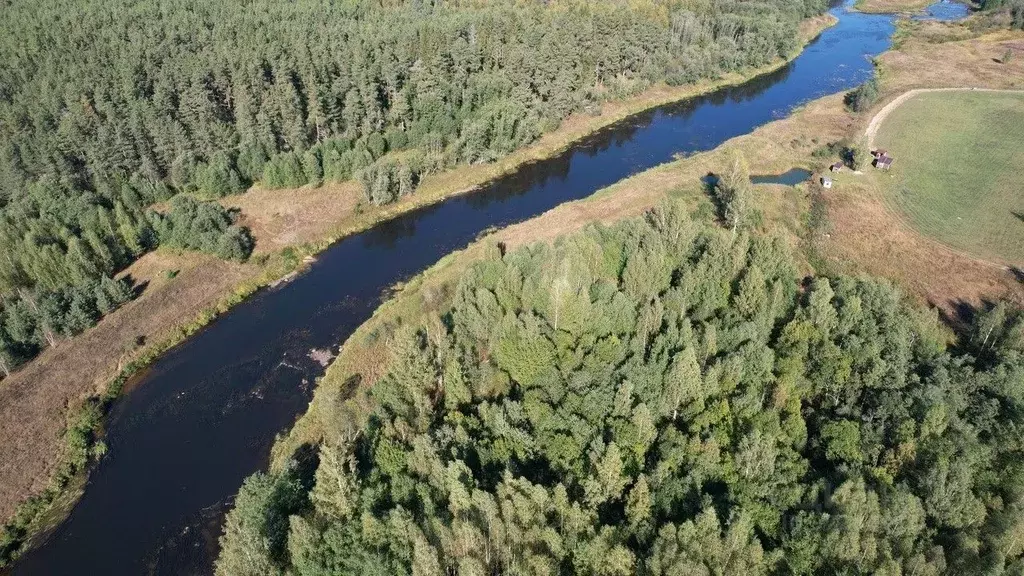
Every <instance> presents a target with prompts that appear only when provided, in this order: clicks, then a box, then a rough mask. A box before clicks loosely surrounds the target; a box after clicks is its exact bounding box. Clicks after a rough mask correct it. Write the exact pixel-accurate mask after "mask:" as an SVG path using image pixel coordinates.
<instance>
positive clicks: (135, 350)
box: [0, 15, 835, 520]
mask: <svg viewBox="0 0 1024 576" xmlns="http://www.w3.org/2000/svg"><path fill="white" fill-rule="evenodd" d="M834 21H835V20H834V18H832V17H831V16H827V15H826V16H821V17H817V18H813V19H809V20H807V21H805V22H804V23H803V24H802V27H801V36H802V38H803V39H804V40H805V41H807V42H809V41H810V40H811V39H813V38H814V37H815V36H817V35H818V34H819V33H820V32H821V31H822V30H823V29H825V28H826V27H828V26H830V25H832V24H833V23H834ZM793 56H796V54H794V55H793ZM784 63H785V62H784V61H781V60H780V61H779V62H777V63H775V64H772V65H771V66H768V67H765V68H763V69H759V70H751V71H749V72H748V73H745V74H740V73H734V74H730V75H727V76H725V77H723V78H721V79H718V80H716V81H705V82H700V83H697V84H694V85H690V86H684V87H675V88H670V87H667V86H656V87H654V88H652V89H650V90H648V91H646V92H644V93H643V94H640V95H638V96H636V97H634V98H631V99H629V100H625V101H621V102H613V103H608V104H606V105H604V106H603V107H602V109H601V114H600V115H599V116H591V115H588V114H577V115H574V116H572V117H570V118H568V119H566V120H565V121H564V122H563V123H562V125H561V126H560V127H559V128H558V129H557V130H555V131H553V132H551V133H549V134H546V135H545V136H543V137H542V138H540V139H539V140H538V141H537V142H536V143H534V144H533V145H531V146H529V147H527V148H525V149H523V150H521V151H518V152H516V153H514V154H512V155H510V156H509V157H507V158H505V159H503V160H501V161H499V162H496V163H493V164H486V165H475V166H463V167H459V168H457V169H454V170H451V171H449V172H445V173H442V174H436V175H431V176H429V177H427V178H425V179H424V181H423V182H422V183H421V185H420V187H419V189H418V190H417V192H416V194H414V195H412V196H410V197H407V198H405V199H403V200H402V201H400V202H397V203H395V204H392V205H389V206H385V207H381V208H371V207H367V206H366V205H365V204H364V203H362V202H361V201H360V198H361V193H360V190H359V188H358V185H357V184H355V183H354V182H346V183H340V184H330V185H326V186H323V187H320V188H310V187H305V188H300V189H297V190H264V189H261V188H259V187H258V186H257V187H254V188H253V189H252V190H250V191H249V192H247V193H245V194H243V195H240V196H236V197H231V198H227V199H224V200H223V204H224V205H225V206H228V207H233V208H238V209H239V210H240V211H241V222H242V223H244V224H245V225H247V226H250V227H251V229H252V231H253V236H254V237H255V238H256V251H255V254H256V256H261V255H263V256H266V257H269V258H270V264H268V265H261V264H259V263H258V262H259V261H260V259H259V258H253V259H252V260H251V261H250V263H247V264H232V263H226V262H223V261H220V260H217V259H215V258H212V257H208V256H203V255H199V254H191V253H188V254H181V253H174V252H171V251H166V250H158V251H156V252H154V253H151V254H147V255H145V256H143V257H142V258H141V259H139V260H138V261H137V262H136V263H134V264H133V265H132V266H131V267H129V269H128V270H126V271H125V272H124V273H125V274H128V275H131V277H132V278H134V279H135V280H136V281H137V282H138V283H140V284H142V285H143V286H144V287H145V288H144V290H143V293H142V295H141V296H140V297H139V298H138V299H136V300H135V301H133V302H132V303H130V304H128V305H126V306H125V307H123V308H122V309H121V310H118V311H117V312H115V313H113V314H111V315H109V316H108V317H106V318H104V319H103V320H102V321H101V322H100V323H99V325H97V326H96V327H95V328H93V329H90V330H88V331H87V332H85V333H84V334H81V335H79V336H76V337H74V338H71V339H68V340H65V341H62V342H60V343H59V344H58V345H57V346H56V347H54V348H51V349H48V350H46V351H44V352H43V353H42V354H41V355H40V356H39V357H38V358H36V359H35V360H33V361H32V362H30V363H29V364H27V365H26V366H24V367H22V368H21V369H20V370H18V371H17V372H16V373H15V374H13V375H12V376H11V377H9V378H6V379H4V380H2V381H0V520H6V519H8V518H10V517H11V515H12V514H13V513H14V510H15V509H16V507H17V505H18V503H19V502H21V501H22V500H23V499H25V498H26V497H28V496H29V495H32V494H37V493H39V492H40V491H42V490H43V489H44V488H45V487H46V486H47V483H48V482H49V478H50V477H51V476H52V474H53V472H54V470H56V468H57V466H58V463H59V462H60V459H61V457H62V456H61V453H60V450H61V446H62V443H61V435H62V433H63V429H64V426H65V422H66V418H67V416H68V414H69V413H70V412H71V411H72V410H73V409H74V408H75V407H76V406H78V405H80V403H81V402H82V401H83V400H84V399H85V398H87V397H89V396H90V395H93V394H96V393H98V392H100V391H102V390H103V389H104V388H105V387H106V386H107V384H108V383H109V382H110V381H111V379H112V378H113V377H114V376H116V375H117V373H118V371H119V370H120V368H121V366H122V365H123V364H125V363H126V362H128V361H130V360H132V359H135V358H138V357H140V356H141V355H143V354H144V353H145V352H146V350H147V347H148V346H151V345H157V344H159V343H162V342H165V341H167V340H169V339H176V338H180V337H181V329H182V327H184V326H193V327H194V326H195V325H196V323H197V322H201V321H203V320H202V319H203V318H208V317H210V311H211V310H213V309H217V308H221V307H223V306H225V305H226V304H225V302H231V301H233V299H232V296H233V295H234V294H236V293H238V292H239V291H240V290H243V291H244V290H250V289H252V288H253V287H254V286H256V285H258V284H262V283H266V282H268V281H270V280H273V278H272V277H268V274H272V273H273V272H274V271H275V270H277V269H278V268H280V266H281V262H280V258H276V259H275V256H278V255H279V254H280V251H281V250H282V249H284V248H288V247H293V248H298V249H299V250H300V251H302V252H304V253H309V252H315V251H317V250H319V249H322V248H324V247H326V246H327V245H329V244H330V243H332V242H334V241H335V240H337V239H338V238H340V237H342V236H345V235H348V234H352V233H355V232H358V231H360V230H364V229H366V228H368V227H370V226H372V225H373V224H375V223H377V222H380V221H383V220H387V219H389V218H392V217H394V216H396V215H397V214H400V213H402V212H406V211H409V210H412V209H414V208H416V207H417V206H421V205H425V204H431V203H435V202H439V201H440V200H443V199H444V198H446V197H449V196H452V195H456V194H463V193H467V192H471V191H472V190H473V189H475V188H476V187H478V186H480V185H482V184H484V183H486V182H488V181H489V180H492V179H493V178H496V177H499V176H501V175H503V174H506V173H509V172H511V171H513V170H515V169H516V168H517V167H518V166H521V165H523V164H524V163H527V162H530V161H531V160H536V159H540V158H545V157H549V156H552V155H554V154H556V153H557V152H559V151H561V150H563V149H565V148H567V147H568V146H570V145H571V144H572V143H573V142H574V141H576V140H578V139H580V138H581V137H583V136H585V135H587V134H589V133H591V132H593V131H595V130H598V129H600V128H602V127H604V126H607V125H609V124H612V123H614V122H615V121H617V120H619V119H622V118H625V117H628V116H630V115H632V114H635V113H637V112H640V111H643V110H646V109H648V108H652V107H655V106H658V105H661V104H665V103H668V102H673V101H677V100H681V99H684V98H687V97H691V96H694V95H697V94H700V93H704V92H708V91H711V90H713V89H715V88H718V87H721V86H725V85H730V84H737V83H740V82H742V81H743V80H745V79H746V78H749V77H751V76H755V75H759V74H762V73H765V72H768V71H770V70H772V69H775V68H777V67H779V66H782V65H783V64H784ZM169 271H176V272H177V275H176V276H175V277H174V278H173V279H171V278H169V277H168V274H167V272H169ZM197 318H198V319H199V320H197ZM138 342H144V343H145V344H144V345H142V346H139V345H138V344H137V343H138Z"/></svg>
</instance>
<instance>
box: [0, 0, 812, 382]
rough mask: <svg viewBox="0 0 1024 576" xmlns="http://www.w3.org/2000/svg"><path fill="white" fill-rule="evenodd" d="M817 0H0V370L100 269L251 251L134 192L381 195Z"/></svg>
mask: <svg viewBox="0 0 1024 576" xmlns="http://www.w3.org/2000/svg"><path fill="white" fill-rule="evenodd" d="M824 5H825V2H824V0H760V1H758V2H747V1H738V0H728V1H722V2H717V1H716V2H705V1H698V0H630V1H626V0H618V1H609V2H584V1H581V0H580V1H577V0H556V1H553V2H541V1H529V2H514V1H512V0H499V1H495V2H472V1H462V2H422V1H413V0H409V1H385V2H371V1H368V0H367V1H361V0H343V1H337V2H325V1H322V0H295V1H291V2H279V1H271V0H255V1H254V2H246V3H238V2H229V1H224V0H214V1H208V2H195V1H191V0H174V1H171V2H165V1H156V0H141V1H135V0H131V1H129V0H102V1H101V0H45V1H42V2H29V1H26V0H12V1H10V2H7V3H6V4H5V6H4V10H3V12H4V14H3V16H4V17H3V18H2V19H0V31H2V34H0V301H2V303H0V375H2V374H3V373H5V372H8V371H10V370H11V369H13V368H14V367H15V366H16V365H18V364H19V363H21V362H24V361H25V360H26V359H28V358H31V357H32V356H33V355H34V354H36V353H37V352H38V351H39V350H40V349H41V348H42V347H45V346H47V345H50V344H52V343H53V342H54V341H56V339H58V338H60V337H63V336H66V335H70V334H74V333H76V332H78V331H80V330H82V329H84V328H86V327H88V326H90V325H91V324H92V323H94V322H95V321H96V320H97V319H98V318H99V317H100V315H101V314H103V313H105V312H106V311H108V310H110V309H112V308H113V307H116V306H117V305H118V304H120V303H121V302H123V301H124V300H125V299H127V298H130V297H131V291H130V289H129V288H130V287H129V286H127V285H126V284H123V283H113V282H112V281H111V280H110V278H111V277H112V276H113V275H115V274H116V273H117V272H118V271H120V270H122V269H124V268H125V267H126V266H127V265H128V264H130V263H131V262H132V261H133V260H134V259H135V258H137V257H138V256H139V255H141V254H142V253H144V252H146V251H148V250H151V249H153V248H155V247H157V246H159V245H174V246H179V247H183V248H188V249H201V250H206V251H209V252H213V253H216V254H219V255H221V256H224V257H229V258H238V259H244V258H245V257H246V256H247V255H248V253H249V251H250V250H251V249H252V241H251V239H250V238H249V236H248V234H247V232H246V231H245V230H244V229H241V228H239V227H238V226H236V225H234V224H233V222H232V215H231V214H229V213H227V212H225V211H224V210H222V209H221V208H220V207H219V206H217V205H215V204H210V203H202V202H196V201H195V200H192V199H189V200H175V201H174V202H172V203H171V208H170V211H169V212H168V210H166V209H163V208H161V209H160V210H152V207H153V205H154V204H157V203H163V202H166V201H167V200H168V199H170V198H172V197H174V196H176V195H179V194H181V193H186V194H192V195H194V196H195V197H196V198H199V199H200V200H203V199H205V200H210V199H213V198H216V197H219V196H223V195H226V194H232V193H236V192H240V191H242V190H243V189H245V188H246V187H247V186H248V185H250V184H251V183H253V182H254V181H261V182H262V183H263V184H264V185H265V186H267V187H272V188H274V187H281V188H284V187H294V186H299V185H303V184H307V183H314V184H315V183H319V182H321V181H323V180H346V179H349V178H352V177H355V176H358V177H359V178H360V179H361V181H362V182H363V183H364V185H365V189H366V197H367V200H368V201H369V202H372V203H374V204H383V203H387V202H390V201H393V200H394V199H395V198H397V197H398V196H401V195H404V194H409V193H411V192H412V191H413V189H414V188H415V186H416V182H417V181H418V179H419V177H420V175H421V174H423V173H425V172H429V171H434V170H440V169H443V168H445V167H448V166H451V165H453V164H457V163H473V162H487V161H491V160H494V159H496V158H498V157H501V156H502V155H505V154H507V153H509V152H511V151H512V150H515V149H516V148H518V147H521V146H523V145H524V144H526V143H528V142H530V141H532V140H534V139H535V138H537V136H538V135H540V134H541V133H543V132H544V131H546V130H549V129H551V128H553V127H555V126H557V125H558V123H559V122H560V121H561V120H562V119H563V118H565V117H566V116H567V115H568V114H570V113H572V112H574V111H578V110H582V109H585V108H586V107H587V106H589V105H592V104H596V103H600V102H601V101H604V100H607V99H615V98H621V97H624V96H628V95H630V94H634V93H636V92H639V91H641V90H643V89H644V88H646V87H648V86H650V85H652V84H653V83H657V82H663V81H664V82H668V83H671V84H680V83H687V82H692V81H695V80H697V79H701V78H711V77H715V76H718V75H720V74H722V73H725V72H728V71H733V70H737V69H741V68H744V67H748V66H756V65H762V64H765V63H767V62H770V61H771V60H773V59H775V58H777V57H779V56H780V55H786V54H788V53H790V52H791V51H792V50H793V49H794V48H795V47H796V43H797V41H798V40H797V38H798V34H797V33H796V29H797V24H798V23H799V21H800V20H801V19H802V18H804V17H806V16H808V15H811V14H814V13H818V12H820V11H821V10H823V9H824ZM160 206H165V205H164V204H160ZM115 284H116V285H115Z"/></svg>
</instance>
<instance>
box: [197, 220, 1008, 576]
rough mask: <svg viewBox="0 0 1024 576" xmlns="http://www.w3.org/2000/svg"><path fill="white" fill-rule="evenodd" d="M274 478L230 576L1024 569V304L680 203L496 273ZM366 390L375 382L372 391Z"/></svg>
mask: <svg viewBox="0 0 1024 576" xmlns="http://www.w3.org/2000/svg"><path fill="white" fill-rule="evenodd" d="M389 346H390V360H389V363H388V365H387V370H386V375H385V376H383V377H382V378H381V379H380V380H379V381H377V382H375V383H374V385H373V386H372V387H365V386H361V385H359V383H358V382H357V377H354V379H353V382H352V384H351V386H350V387H355V388H364V389H365V388H368V391H365V392H363V393H364V394H366V395H368V396H367V397H366V398H365V399H364V400H360V399H359V393H357V392H353V391H352V390H348V391H346V390H341V391H339V392H338V393H337V396H336V397H333V398H327V399H320V400H325V401H326V404H322V405H321V408H322V409H321V410H319V411H318V412H317V418H319V419H320V421H321V424H322V427H323V429H324V431H325V432H324V438H323V440H322V442H321V444H320V446H319V448H318V451H317V455H316V457H314V458H307V459H305V460H302V459H297V460H295V461H294V462H293V464H294V465H293V466H290V467H287V468H286V469H284V470H283V471H280V472H270V473H262V472H260V473H257V474H255V475H254V476H252V477H250V478H249V479H248V480H247V481H246V482H245V484H244V486H243V487H242V489H241V491H240V493H239V495H238V497H237V500H236V503H235V504H236V506H235V509H234V510H233V511H232V512H231V513H229V515H228V517H227V520H226V524H225V529H224V535H223V536H222V539H221V544H222V552H221V555H220V557H219V560H218V561H217V565H216V568H217V573H218V574H219V575H245V574H283V573H286V574H294V575H303V576H311V575H326V574H381V575H384V574H388V575H391V574H415V575H422V576H426V575H435V574H437V575H440V574H458V575H460V576H461V575H465V576H468V575H481V576H482V575H487V574H595V575H597V574H600V575H632V574H644V575H682V574H719V575H739V574H889V575H898V574H916V575H938V574H1004V573H1009V574H1019V573H1021V571H1022V570H1024V560H1022V557H1021V556H1022V553H1024V508H1022V505H1024V500H1022V498H1024V459H1022V452H1021V449H1022V445H1021V434H1020V428H1021V425H1022V424H1024V419H1022V418H1024V412H1022V408H1024V314H1022V313H1021V312H1019V311H1014V310H1010V309H1007V308H1006V307H1005V306H1003V305H997V306H995V307H993V308H991V309H989V310H982V311H979V313H978V314H977V316H976V318H975V321H974V323H973V325H972V326H971V328H970V329H969V330H967V331H966V332H964V333H963V334H961V335H960V337H959V338H958V339H957V340H956V341H955V342H952V341H951V339H950V334H949V332H948V331H947V330H946V329H945V328H943V327H942V326H941V325H940V324H939V321H938V319H937V318H936V317H935V315H934V313H928V312H925V311H923V310H921V309H919V308H917V307H915V306H914V305H912V304H911V303H909V302H908V300H907V299H906V298H905V297H903V296H902V295H901V294H900V293H899V291H898V290H897V289H895V288H894V287H893V286H891V285H890V284H888V283H886V282H882V281H878V280H873V279H870V278H848V277H835V278H826V277H820V276H819V277H807V278H803V279H800V278H799V277H798V275H797V271H796V268H795V267H794V264H793V260H792V258H791V256H790V255H789V252H788V249H787V248H786V247H785V246H784V245H783V244H782V242H781V241H779V240H777V239H773V238H769V237H764V236H753V237H752V236H750V235H748V234H747V233H746V232H745V231H743V230H742V229H741V230H740V231H739V232H738V233H733V232H732V231H729V230H726V229H723V228H720V227H708V226H707V225H706V224H702V223H698V222H695V221H693V220H690V218H689V217H688V216H687V215H686V214H685V213H684V212H683V211H682V210H681V209H680V208H679V207H677V206H673V205H666V206H663V207H660V208H658V209H655V210H653V211H651V212H650V213H649V214H647V215H646V216H645V217H644V218H637V219H634V220H630V221H626V222H623V223H619V224H616V225H614V226H612V227H590V228H588V229H586V230H585V231H582V232H579V233H575V234H572V235H570V236H566V237H563V238H561V239H560V240H558V241H557V242H556V243H555V244H554V245H547V244H543V243H542V244H539V245H535V246H530V247H526V248H521V249H518V250H515V251H511V252H508V253H503V251H502V250H500V249H499V247H495V248H493V250H492V253H491V254H490V256H489V257H488V258H486V259H484V260H482V261H479V262H477V263H476V264H474V265H472V267H471V268H470V270H469V272H468V273H466V274H465V275H463V276H462V278H461V280H460V282H459V284H458V287H457V290H455V291H454V292H453V293H452V296H451V305H450V307H448V306H446V307H444V308H443V309H442V311H441V312H440V313H437V314H432V315H430V316H429V317H427V319H425V320H423V321H421V322H418V323H416V324H410V325H406V326H401V327H399V328H397V329H396V331H395V335H394V336H393V337H392V338H391V339H390V344H389ZM357 376H358V375H357Z"/></svg>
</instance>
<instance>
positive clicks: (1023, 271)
mask: <svg viewBox="0 0 1024 576" xmlns="http://www.w3.org/2000/svg"><path fill="white" fill-rule="evenodd" d="M1010 274H1013V277H1014V279H1016V280H1017V282H1020V283H1021V284H1024V268H1019V267H1017V266H1010Z"/></svg>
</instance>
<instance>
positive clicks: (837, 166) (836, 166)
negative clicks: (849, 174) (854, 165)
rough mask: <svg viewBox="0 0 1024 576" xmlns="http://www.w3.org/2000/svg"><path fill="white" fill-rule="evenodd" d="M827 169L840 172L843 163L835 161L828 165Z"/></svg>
mask: <svg viewBox="0 0 1024 576" xmlns="http://www.w3.org/2000/svg"><path fill="white" fill-rule="evenodd" d="M828 169H829V170H831V171H833V172H842V171H843V163H842V162H836V163H835V164H833V165H831V166H829V167H828Z"/></svg>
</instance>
